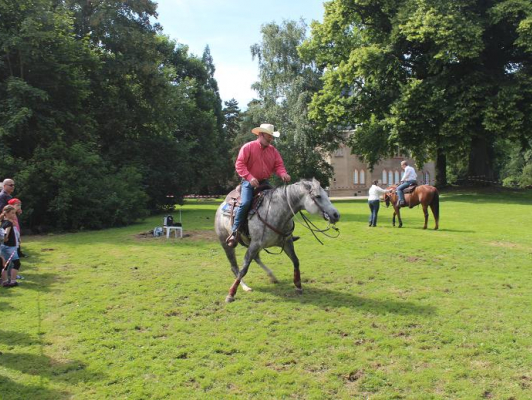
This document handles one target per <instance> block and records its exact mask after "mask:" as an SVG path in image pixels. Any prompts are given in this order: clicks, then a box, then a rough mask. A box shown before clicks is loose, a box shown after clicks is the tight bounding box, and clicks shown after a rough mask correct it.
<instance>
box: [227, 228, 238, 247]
mask: <svg viewBox="0 0 532 400" xmlns="http://www.w3.org/2000/svg"><path fill="white" fill-rule="evenodd" d="M238 240H239V234H238V231H233V232H231V234H230V235H229V237H228V238H227V239H226V240H225V242H226V243H227V245H228V246H229V247H236V246H237V245H238Z"/></svg>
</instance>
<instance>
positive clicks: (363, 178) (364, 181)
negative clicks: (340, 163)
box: [360, 170, 366, 185]
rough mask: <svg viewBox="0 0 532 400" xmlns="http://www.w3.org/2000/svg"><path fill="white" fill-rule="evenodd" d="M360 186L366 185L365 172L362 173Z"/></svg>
mask: <svg viewBox="0 0 532 400" xmlns="http://www.w3.org/2000/svg"><path fill="white" fill-rule="evenodd" d="M360 184H361V185H365V184H366V172H365V171H364V170H362V171H360Z"/></svg>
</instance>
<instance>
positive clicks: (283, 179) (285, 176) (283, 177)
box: [281, 174, 291, 182]
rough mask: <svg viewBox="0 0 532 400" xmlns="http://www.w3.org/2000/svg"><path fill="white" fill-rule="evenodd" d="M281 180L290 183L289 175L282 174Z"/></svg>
mask: <svg viewBox="0 0 532 400" xmlns="http://www.w3.org/2000/svg"><path fill="white" fill-rule="evenodd" d="M281 179H282V181H283V182H290V179H291V178H290V175H288V174H284V175H283V176H281Z"/></svg>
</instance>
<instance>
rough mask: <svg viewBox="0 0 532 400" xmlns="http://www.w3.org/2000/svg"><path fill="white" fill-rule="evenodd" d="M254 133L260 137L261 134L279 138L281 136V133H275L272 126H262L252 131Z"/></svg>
mask: <svg viewBox="0 0 532 400" xmlns="http://www.w3.org/2000/svg"><path fill="white" fill-rule="evenodd" d="M251 132H252V133H254V134H255V135H257V136H258V135H259V133H267V134H268V135H272V136H273V137H279V136H281V134H280V133H279V132H274V131H273V125H272V124H260V126H259V127H258V128H253V129H252V130H251Z"/></svg>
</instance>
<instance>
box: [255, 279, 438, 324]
mask: <svg viewBox="0 0 532 400" xmlns="http://www.w3.org/2000/svg"><path fill="white" fill-rule="evenodd" d="M257 290H258V291H261V292H265V293H270V294H272V295H274V296H277V297H280V298H282V299H283V300H284V301H288V302H293V303H298V304H301V303H310V304H313V305H315V306H318V307H321V308H324V309H328V308H339V307H349V308H353V309H358V310H361V311H366V312H369V313H373V314H399V315H413V314H417V315H427V316H429V315H434V314H435V313H436V308H435V307H433V306H423V305H419V304H416V303H412V302H410V301H396V300H377V299H369V298H364V297H361V296H356V295H353V294H351V293H346V292H339V291H336V290H330V289H320V288H317V287H314V286H312V287H308V286H307V287H306V286H303V294H301V295H298V294H296V293H295V291H294V286H293V285H291V284H289V283H284V282H283V283H279V284H276V285H274V286H264V287H261V288H258V289H257Z"/></svg>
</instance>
